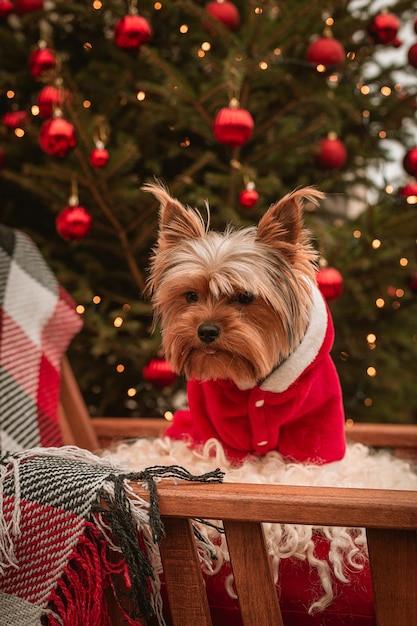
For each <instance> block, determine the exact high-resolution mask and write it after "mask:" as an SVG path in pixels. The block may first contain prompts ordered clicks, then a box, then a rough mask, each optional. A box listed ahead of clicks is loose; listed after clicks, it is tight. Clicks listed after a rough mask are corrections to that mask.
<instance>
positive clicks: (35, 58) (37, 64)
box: [29, 48, 56, 78]
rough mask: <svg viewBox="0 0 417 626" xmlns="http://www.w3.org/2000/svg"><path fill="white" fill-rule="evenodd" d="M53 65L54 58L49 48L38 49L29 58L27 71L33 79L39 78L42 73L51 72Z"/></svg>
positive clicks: (54, 62) (54, 63) (53, 53)
mask: <svg viewBox="0 0 417 626" xmlns="http://www.w3.org/2000/svg"><path fill="white" fill-rule="evenodd" d="M55 65H56V56H55V52H54V51H53V50H51V48H38V49H37V50H34V51H33V52H32V54H31V55H30V57H29V70H30V73H31V74H32V76H33V77H34V78H39V77H40V76H41V74H43V73H44V72H49V71H50V70H53V69H54V67H55Z"/></svg>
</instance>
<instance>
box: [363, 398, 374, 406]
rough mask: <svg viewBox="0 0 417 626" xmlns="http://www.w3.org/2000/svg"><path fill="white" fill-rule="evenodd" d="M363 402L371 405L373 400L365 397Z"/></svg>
mask: <svg viewBox="0 0 417 626" xmlns="http://www.w3.org/2000/svg"><path fill="white" fill-rule="evenodd" d="M363 403H364V405H365V406H372V405H373V400H372V398H365V400H364V401H363Z"/></svg>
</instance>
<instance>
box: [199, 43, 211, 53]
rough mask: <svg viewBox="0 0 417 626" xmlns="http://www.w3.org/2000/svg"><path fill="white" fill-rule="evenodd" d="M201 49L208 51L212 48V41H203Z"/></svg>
mask: <svg viewBox="0 0 417 626" xmlns="http://www.w3.org/2000/svg"><path fill="white" fill-rule="evenodd" d="M201 49H202V50H204V52H208V51H209V50H211V43H210V42H209V41H203V43H202V44H201Z"/></svg>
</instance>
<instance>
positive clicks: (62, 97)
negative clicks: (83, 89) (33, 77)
mask: <svg viewBox="0 0 417 626" xmlns="http://www.w3.org/2000/svg"><path fill="white" fill-rule="evenodd" d="M71 100H72V96H71V94H70V92H69V91H68V90H67V89H58V88H57V87H53V86H52V85H47V86H46V87H44V88H43V89H41V91H40V92H39V94H38V98H37V105H38V107H39V115H40V116H41V117H43V118H48V117H52V116H53V114H54V111H55V109H61V108H62V106H63V105H64V102H66V101H67V102H69V101H71Z"/></svg>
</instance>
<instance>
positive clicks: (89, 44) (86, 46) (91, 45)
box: [83, 41, 93, 52]
mask: <svg viewBox="0 0 417 626" xmlns="http://www.w3.org/2000/svg"><path fill="white" fill-rule="evenodd" d="M83 48H84V50H86V51H87V52H90V50H92V49H93V44H92V43H90V42H89V41H86V42H85V43H84V44H83Z"/></svg>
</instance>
